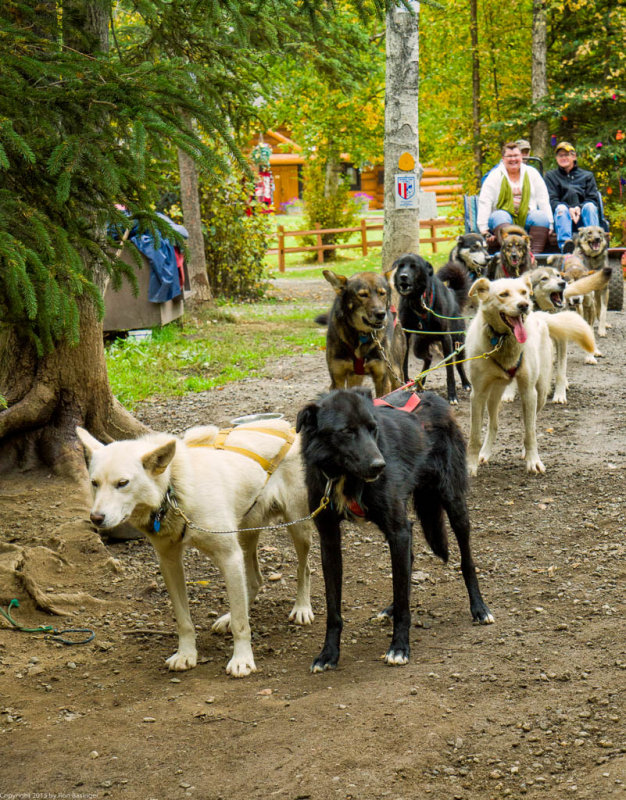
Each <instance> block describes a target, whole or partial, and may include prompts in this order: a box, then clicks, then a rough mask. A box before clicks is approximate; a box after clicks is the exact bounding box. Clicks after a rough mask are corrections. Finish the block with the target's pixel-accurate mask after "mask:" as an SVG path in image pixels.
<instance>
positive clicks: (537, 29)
mask: <svg viewBox="0 0 626 800" xmlns="http://www.w3.org/2000/svg"><path fill="white" fill-rule="evenodd" d="M547 27H548V26H547V19H546V0H533V33H532V37H533V41H532V52H533V58H532V67H531V92H532V101H533V104H536V103H539V102H540V101H541V100H542V99H543V98H544V97H545V96H546V95H547V94H548V73H547V67H546V62H547V51H548V46H547ZM548 135H549V134H548V123H547V121H546V120H545V119H538V120H537V121H536V122H535V123H534V124H533V126H532V132H531V137H530V138H531V145H532V151H531V152H532V153H533V155H536V156H539V158H544V157H545V155H546V152H547V150H548Z"/></svg>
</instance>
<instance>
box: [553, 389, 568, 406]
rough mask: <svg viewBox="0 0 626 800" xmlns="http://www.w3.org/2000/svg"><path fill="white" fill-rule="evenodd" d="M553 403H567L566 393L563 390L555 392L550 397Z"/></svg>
mask: <svg viewBox="0 0 626 800" xmlns="http://www.w3.org/2000/svg"><path fill="white" fill-rule="evenodd" d="M552 402H553V403H563V404H565V403H567V395H566V394H565V392H558V393H557V392H555V393H554V397H553V398H552Z"/></svg>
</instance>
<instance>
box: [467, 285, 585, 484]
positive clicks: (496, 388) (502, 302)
mask: <svg viewBox="0 0 626 800" xmlns="http://www.w3.org/2000/svg"><path fill="white" fill-rule="evenodd" d="M531 291H532V284H531V280H530V277H529V275H528V274H526V275H522V276H521V277H520V278H501V279H499V280H496V281H489V280H488V279H487V278H479V279H478V280H477V281H476V282H475V283H474V284H473V285H472V287H471V288H470V291H469V294H470V296H476V297H477V298H478V303H479V305H478V312H477V314H476V316H475V317H474V319H473V320H472V322H471V323H470V327H469V329H468V332H467V345H466V349H467V355H468V357H469V358H470V359H471V358H474V357H476V356H481V355H487V357H486V358H475V360H473V361H470V362H469V363H470V383H471V384H472V394H471V398H470V438H469V447H468V459H467V461H468V471H469V473H470V475H476V473H477V471H478V465H479V463H480V464H486V463H487V462H488V461H489V457H490V455H491V451H492V449H493V445H494V442H495V439H496V434H497V431H498V411H499V409H500V401H501V399H502V393H503V392H504V390H505V389H506V387H507V386H508V385H509V384H510V383H511V381H513V380H516V381H517V387H518V389H519V393H520V397H521V403H522V418H523V421H524V457H525V459H526V469H527V470H528V472H535V473H536V472H545V469H546V468H545V467H544V465H543V463H542V462H541V459H540V458H539V453H538V450H537V431H536V420H537V412H538V411H540V410H541V409H542V408H543V406H544V404H545V402H546V397H547V395H548V390H549V388H550V379H551V376H552V342H551V338H552V339H553V340H555V341H562V342H564V343H565V342H568V341H574V342H576V343H577V344H578V345H579V346H580V347H582V348H583V349H584V350H586V351H587V352H590V351H591V352H593V347H594V342H593V337H591V339H589V326H588V325H587V324H586V323H585V321H584V320H583V319H582V317H580V315H578V314H577V313H576V312H575V311H563V312H562V313H561V314H546V313H544V312H541V311H535V312H533V311H531V309H532V300H531ZM485 408H487V412H488V417H489V423H488V428H487V435H486V437H485V441H484V442H483V443H482V447H481V433H482V423H483V416H484V413H485Z"/></svg>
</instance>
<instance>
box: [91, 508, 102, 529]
mask: <svg viewBox="0 0 626 800" xmlns="http://www.w3.org/2000/svg"><path fill="white" fill-rule="evenodd" d="M89 519H90V520H91V521H92V522H93V524H94V525H95V526H96V528H100V527H102V525H103V524H104V514H100V513H98V512H97V511H92V512H91V514H90V515H89Z"/></svg>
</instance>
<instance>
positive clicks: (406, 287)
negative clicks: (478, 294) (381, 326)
mask: <svg viewBox="0 0 626 800" xmlns="http://www.w3.org/2000/svg"><path fill="white" fill-rule="evenodd" d="M392 269H393V270H395V272H394V276H393V281H394V285H395V287H396V290H397V291H398V294H399V295H400V306H399V308H398V316H399V317H400V322H401V323H402V328H403V329H404V330H405V333H406V335H407V338H408V339H410V337H411V336H412V337H413V353H414V355H415V357H416V358H419V359H421V360H422V369H423V370H427V369H430V365H431V364H432V356H431V354H430V348H431V345H433V344H435V342H441V349H442V350H443V355H444V357H445V358H447V359H448V362H446V383H447V394H448V402H449V403H450V404H451V405H456V404H457V403H458V402H459V401H458V398H457V394H456V386H455V383H454V367H453V366H452V365H451V363H450V362H452V361H455V360H457V359H456V358H455V355H454V354H455V351H456V350H457V349H458V348H459V347H460V346H461V345H462V344H463V342H464V338H465V337H464V333H465V323H464V320H463V319H461V308H462V306H463V303H464V298H467V291H468V287H467V275H466V273H465V270H464V269H463V268H462V267H457V268H456V270H455V271H454V274H455V275H456V277H458V284H455V286H454V288H448V286H446V285H445V283H443V281H441V280H440V279H439V278H438V277H437V275H435V271H434V270H433V267H432V264H429V263H428V261H426V260H425V259H423V258H422V257H421V256H417V255H414V254H413V253H408V254H406V255H404V256H401V257H400V258H399V259H397V261H395V262H394V264H393V267H392ZM450 277H451V278H452V270H451V271H450ZM451 283H452V281H451ZM408 331H411V332H412V333H408ZM408 366H409V354H408V347H407V353H406V356H405V360H404V379H405V380H408V379H409V375H408ZM457 370H458V373H459V378H460V379H461V383H462V385H463V388H464V389H465V390H466V391H469V390H470V383H469V381H468V379H467V375H466V374H465V370H464V369H463V365H462V364H457Z"/></svg>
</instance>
